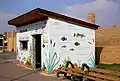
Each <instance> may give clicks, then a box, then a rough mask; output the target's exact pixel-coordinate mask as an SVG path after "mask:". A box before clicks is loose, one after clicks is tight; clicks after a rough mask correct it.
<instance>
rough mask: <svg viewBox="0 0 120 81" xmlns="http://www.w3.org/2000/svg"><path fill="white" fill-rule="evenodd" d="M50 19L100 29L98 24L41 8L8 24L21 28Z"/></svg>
mask: <svg viewBox="0 0 120 81" xmlns="http://www.w3.org/2000/svg"><path fill="white" fill-rule="evenodd" d="M48 18H53V19H57V20H60V21H64V22H68V23H71V24H75V25H79V26H83V27H86V28H90V29H98V27H99V26H98V25H96V24H91V23H89V22H86V21H82V20H79V19H75V18H72V17H68V16H65V15H62V14H59V13H55V12H52V11H48V10H45V9H41V8H36V9H34V10H32V11H29V12H27V13H25V14H23V15H21V16H18V17H16V18H14V19H12V20H9V21H8V24H9V25H14V26H16V27H21V26H24V25H28V24H32V23H36V22H39V21H44V20H48Z"/></svg>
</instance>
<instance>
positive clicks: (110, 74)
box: [57, 67, 120, 81]
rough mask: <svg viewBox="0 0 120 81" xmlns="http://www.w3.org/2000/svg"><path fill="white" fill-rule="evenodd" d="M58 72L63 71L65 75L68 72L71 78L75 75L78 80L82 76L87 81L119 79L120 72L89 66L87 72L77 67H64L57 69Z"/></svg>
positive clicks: (115, 80) (80, 80)
mask: <svg viewBox="0 0 120 81" xmlns="http://www.w3.org/2000/svg"><path fill="white" fill-rule="evenodd" d="M60 72H61V73H63V74H64V76H65V77H66V76H67V75H68V74H69V75H70V76H71V77H72V78H71V79H74V77H77V78H79V79H78V81H82V80H83V78H84V79H87V80H88V81H120V72H115V71H109V70H104V69H97V68H91V69H90V71H89V72H88V71H83V69H81V68H78V67H75V68H71V67H65V68H60V69H58V73H60ZM58 73H57V76H58ZM59 77H60V76H59ZM80 78H82V79H80ZM72 81H74V80H72Z"/></svg>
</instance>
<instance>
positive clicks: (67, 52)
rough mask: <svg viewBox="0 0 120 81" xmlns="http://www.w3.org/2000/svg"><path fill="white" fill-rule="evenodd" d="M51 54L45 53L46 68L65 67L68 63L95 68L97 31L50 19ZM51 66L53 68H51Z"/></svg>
mask: <svg viewBox="0 0 120 81" xmlns="http://www.w3.org/2000/svg"><path fill="white" fill-rule="evenodd" d="M47 27H49V34H50V35H49V40H50V43H49V44H50V45H49V53H48V54H47V55H46V53H45V52H44V53H43V54H44V56H45V57H44V62H45V64H46V67H47V68H48V67H49V68H50V67H51V68H53V66H54V67H55V68H57V67H59V65H62V66H64V65H65V63H66V61H67V60H69V61H72V62H73V63H77V65H78V66H79V67H81V64H82V63H87V64H88V65H89V66H90V67H94V66H95V30H93V29H89V28H85V27H81V26H77V25H73V24H69V23H66V22H63V21H59V20H55V19H51V18H49V20H48V23H47ZM50 64H51V66H49V65H50Z"/></svg>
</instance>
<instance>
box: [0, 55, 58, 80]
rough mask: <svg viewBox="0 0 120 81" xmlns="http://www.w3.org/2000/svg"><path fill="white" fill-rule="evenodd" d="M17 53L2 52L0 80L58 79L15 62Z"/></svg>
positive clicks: (0, 56) (0, 57)
mask: <svg viewBox="0 0 120 81" xmlns="http://www.w3.org/2000/svg"><path fill="white" fill-rule="evenodd" d="M15 58H16V55H15V53H0V81H57V79H56V78H55V77H47V76H43V75H40V73H39V72H40V71H39V70H36V71H35V70H34V71H33V70H28V69H25V68H22V67H20V66H17V65H16V64H15Z"/></svg>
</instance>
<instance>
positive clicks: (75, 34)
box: [74, 33, 85, 38]
mask: <svg viewBox="0 0 120 81" xmlns="http://www.w3.org/2000/svg"><path fill="white" fill-rule="evenodd" d="M74 37H81V38H83V37H85V35H84V34H80V33H74Z"/></svg>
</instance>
